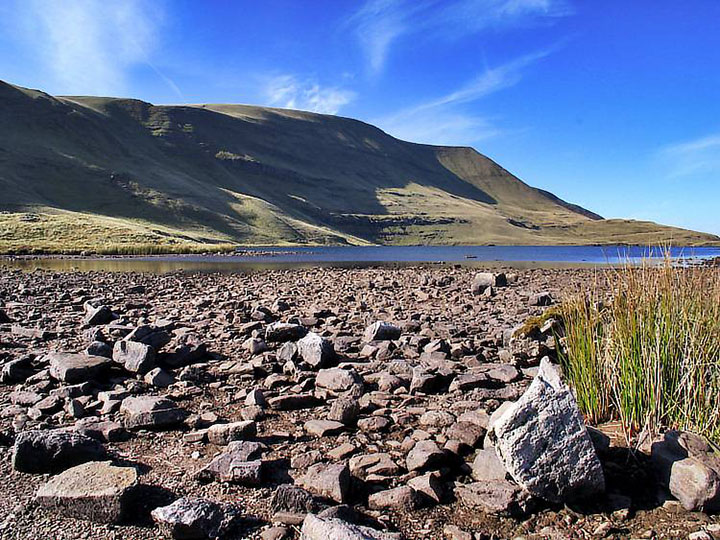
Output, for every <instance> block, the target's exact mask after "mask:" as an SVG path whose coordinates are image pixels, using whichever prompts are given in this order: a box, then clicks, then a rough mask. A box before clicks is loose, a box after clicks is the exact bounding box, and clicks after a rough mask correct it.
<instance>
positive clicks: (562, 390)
mask: <svg viewBox="0 0 720 540" xmlns="http://www.w3.org/2000/svg"><path fill="white" fill-rule="evenodd" d="M491 438H492V439H493V440H494V443H495V447H496V448H497V451H498V457H499V458H500V460H501V461H502V462H503V464H504V465H505V469H506V470H507V471H508V472H509V473H510V476H512V478H513V479H514V480H515V481H516V482H517V483H518V484H519V485H520V486H522V487H523V488H525V489H526V490H527V491H528V492H530V493H531V494H532V495H534V496H536V497H538V498H541V499H545V500H547V501H550V502H569V501H573V500H576V499H581V498H589V497H592V496H594V495H597V494H598V493H602V492H603V491H604V490H605V477H604V475H603V470H602V466H601V465H600V460H599V459H598V456H597V453H596V452H595V448H594V446H593V444H592V441H591V440H590V436H589V435H588V433H587V430H586V429H585V425H584V424H583V420H582V416H581V415H580V411H579V410H578V407H577V403H576V402H575V398H574V397H573V395H572V392H571V391H570V389H569V388H568V387H567V386H566V385H565V384H563V383H562V381H561V380H560V374H559V372H558V371H557V369H556V368H555V367H554V366H553V365H552V364H551V363H550V362H549V361H548V360H547V359H543V361H542V362H541V364H540V369H539V370H538V374H537V376H536V377H535V379H534V380H533V382H532V384H531V385H530V387H529V388H528V390H527V391H526V392H525V394H523V396H522V397H521V398H520V399H519V400H518V401H517V402H515V403H514V404H513V405H512V406H510V407H508V409H507V410H506V411H505V412H504V413H503V414H502V416H500V417H499V418H498V419H497V420H496V421H495V422H494V424H493V425H492V431H491Z"/></svg>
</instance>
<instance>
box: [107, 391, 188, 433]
mask: <svg viewBox="0 0 720 540" xmlns="http://www.w3.org/2000/svg"><path fill="white" fill-rule="evenodd" d="M120 413H121V414H122V415H123V416H124V417H125V427H127V428H128V429H133V428H164V427H169V426H174V425H176V424H179V423H180V422H182V421H183V420H184V419H185V417H186V416H187V412H186V411H185V410H183V409H181V408H180V407H178V406H177V405H176V404H175V402H174V401H170V400H169V399H167V398H164V397H160V396H138V397H135V396H131V397H127V398H125V399H123V401H122V404H121V405H120Z"/></svg>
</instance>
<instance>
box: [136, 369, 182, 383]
mask: <svg viewBox="0 0 720 540" xmlns="http://www.w3.org/2000/svg"><path fill="white" fill-rule="evenodd" d="M143 379H144V380H145V382H146V383H148V384H151V385H152V386H155V387H157V388H167V387H168V386H170V385H171V384H173V383H174V382H175V377H173V375H172V374H171V373H168V372H167V371H165V370H164V369H163V368H159V367H156V368H155V369H151V370H150V371H148V372H147V373H146V374H145V377H143Z"/></svg>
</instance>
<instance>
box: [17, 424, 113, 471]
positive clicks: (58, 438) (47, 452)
mask: <svg viewBox="0 0 720 540" xmlns="http://www.w3.org/2000/svg"><path fill="white" fill-rule="evenodd" d="M105 457H106V453H105V448H104V447H103V445H102V444H100V443H99V442H98V441H96V440H95V439H93V438H91V437H88V436H86V435H83V434H81V433H76V432H74V431H66V430H62V429H54V430H32V431H23V432H21V433H19V434H18V436H17V438H16V439H15V445H14V446H13V452H12V465H13V468H14V469H15V470H16V471H20V472H26V473H47V472H58V471H62V470H64V469H67V468H69V467H73V466H75V465H80V464H81V463H85V462H87V461H99V460H102V459H105Z"/></svg>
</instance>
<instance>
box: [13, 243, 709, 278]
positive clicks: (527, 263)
mask: <svg viewBox="0 0 720 540" xmlns="http://www.w3.org/2000/svg"><path fill="white" fill-rule="evenodd" d="M670 254H671V256H672V257H673V258H676V259H683V260H684V259H693V260H702V259H710V258H714V257H720V248H718V247H686V248H681V247H675V248H672V250H671V253H670ZM662 257H663V250H662V249H660V248H648V247H639V246H367V247H365V246H363V247H354V246H353V247H346V246H331V247H297V248H245V249H243V250H242V251H241V252H240V253H239V254H237V255H167V256H143V257H102V258H56V257H48V258H28V259H3V260H0V265H2V266H4V267H6V268H18V269H23V270H33V269H35V268H42V269H47V270H60V271H73V270H77V271H125V272H131V271H136V272H171V271H177V270H185V271H204V272H214V271H246V270H250V271H252V270H262V269H267V268H293V267H308V266H371V265H378V264H380V265H389V264H395V265H407V264H416V263H460V264H464V265H473V266H491V267H492V266H511V267H516V268H531V267H539V266H544V267H548V266H561V267H563V266H595V265H617V264H622V263H625V262H628V263H631V264H636V263H638V262H640V261H642V260H643V258H652V259H656V260H660V259H661V258H662Z"/></svg>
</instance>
